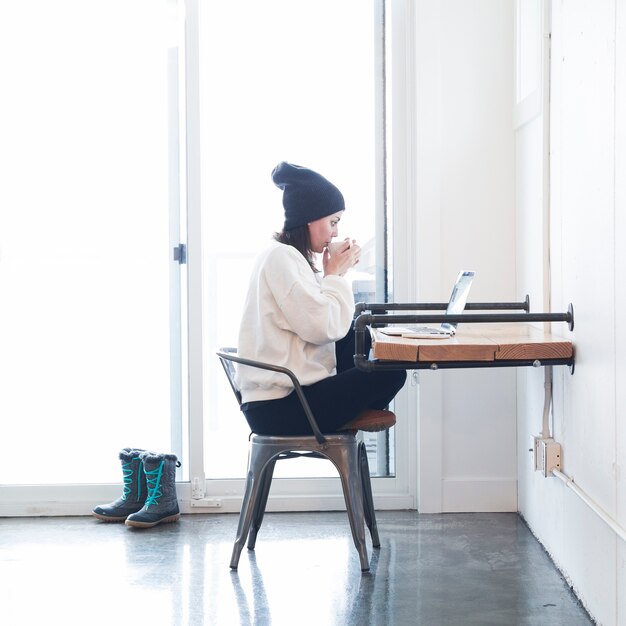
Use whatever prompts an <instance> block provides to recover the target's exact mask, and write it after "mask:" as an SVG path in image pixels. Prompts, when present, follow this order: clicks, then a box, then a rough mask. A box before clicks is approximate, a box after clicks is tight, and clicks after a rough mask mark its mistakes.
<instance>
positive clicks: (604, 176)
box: [517, 0, 626, 626]
mask: <svg viewBox="0 0 626 626" xmlns="http://www.w3.org/2000/svg"><path fill="white" fill-rule="evenodd" d="M625 50H626V3H624V2H623V1H622V2H619V1H613V0H603V1H600V2H597V3H588V2H585V1H584V0H558V1H555V2H554V3H553V15H552V70H551V71H552V76H551V100H552V104H551V159H550V190H551V191H550V266H551V270H550V281H551V292H550V297H551V300H552V308H553V310H563V309H564V308H565V307H566V306H567V304H568V303H569V302H572V303H573V305H574V310H575V323H576V326H575V329H574V332H573V333H572V335H571V336H572V337H573V340H574V342H575V346H576V369H575V373H574V375H573V376H572V375H570V373H569V371H568V370H567V368H556V369H555V392H554V409H553V418H552V419H553V432H554V436H555V438H556V439H557V441H559V442H560V443H561V444H562V446H563V470H564V471H565V472H566V473H567V474H569V475H572V476H573V477H574V479H575V481H576V483H577V484H578V486H579V487H581V488H582V489H584V490H585V491H586V492H587V493H588V494H589V495H590V496H591V497H592V498H593V499H594V500H595V501H596V502H597V503H598V504H599V505H600V506H601V507H602V508H604V509H605V510H606V511H607V512H608V513H609V514H610V515H611V516H612V517H613V518H615V519H616V520H617V521H618V523H620V524H621V526H622V527H626V488H625V487H624V480H625V477H626V421H625V419H624V417H625V412H626V385H624V382H623V381H624V374H625V373H626V331H625V330H624V321H626V319H625V316H624V314H623V311H624V310H626V309H625V308H624V307H625V306H626V287H625V286H624V282H625V281H624V275H625V270H626V252H625V251H624V246H625V244H626V182H625V179H626V98H625V96H626V55H625ZM544 113H545V112H544ZM542 121H543V120H542V117H541V116H540V117H538V118H536V119H534V120H533V121H532V122H529V124H527V125H526V126H525V127H524V128H523V129H521V130H520V131H518V134H517V135H518V136H517V139H518V141H517V179H518V193H517V202H518V239H517V242H518V281H519V284H520V286H524V288H526V289H528V290H530V291H531V292H535V293H541V289H542V285H543V279H544V275H543V272H542V267H541V266H539V265H537V264H536V263H533V260H532V259H536V256H537V255H541V254H542V250H541V246H540V245H539V243H538V240H537V239H535V238H534V235H533V233H535V232H536V233H537V237H539V238H540V236H541V232H542V231H541V227H540V215H541V207H540V202H541V199H540V197H539V189H538V188H537V185H538V177H537V172H536V170H535V171H534V168H536V167H538V164H537V159H539V160H541V142H542ZM527 184H528V186H527ZM544 260H545V258H544ZM542 383H543V379H542V377H541V376H540V375H539V374H538V373H537V372H524V373H521V372H520V374H519V378H518V387H519V394H518V439H519V441H518V457H519V464H518V479H519V510H520V512H521V513H522V515H523V516H524V518H525V519H526V520H527V522H528V523H529V525H530V527H531V529H532V530H533V532H534V533H535V534H536V535H537V537H538V538H539V539H540V540H541V541H542V542H543V544H544V545H545V547H546V549H547V550H548V552H549V553H550V555H551V556H552V557H553V559H554V561H555V562H556V564H557V565H558V566H559V567H560V568H561V569H562V571H563V572H564V574H565V576H566V577H567V578H568V580H569V581H570V582H571V584H572V586H573V587H574V589H575V591H576V593H577V594H578V595H579V597H580V598H581V600H582V601H583V603H584V604H585V606H586V607H587V608H588V610H589V611H590V613H591V614H592V616H593V617H594V618H595V619H596V620H597V621H598V623H600V624H605V625H607V626H612V625H619V624H621V625H624V624H626V546H625V545H624V542H623V541H621V540H620V539H618V538H617V537H616V534H615V533H614V532H613V531H612V530H610V529H609V527H608V526H606V525H605V524H604V522H602V521H601V520H600V519H599V517H597V516H596V515H595V514H594V513H592V512H591V510H590V509H589V508H587V507H586V506H585V505H584V504H583V503H582V502H581V501H580V500H579V499H578V498H577V497H576V496H575V495H574V494H573V493H572V492H571V491H570V490H568V489H566V488H565V486H564V485H563V483H561V482H560V481H558V480H557V479H556V478H542V477H541V476H540V475H539V474H538V473H536V472H534V471H533V469H532V467H531V456H530V455H529V454H528V452H527V450H528V448H529V446H530V441H531V437H532V435H535V434H537V433H538V432H539V431H540V429H541V410H542V401H543V385H542Z"/></svg>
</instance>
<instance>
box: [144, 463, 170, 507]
mask: <svg viewBox="0 0 626 626" xmlns="http://www.w3.org/2000/svg"><path fill="white" fill-rule="evenodd" d="M164 464H165V461H161V462H160V463H159V466H158V467H157V468H156V469H154V470H148V471H147V472H145V474H146V486H147V487H148V497H147V498H146V506H150V505H152V504H159V498H160V497H161V496H162V495H163V492H162V491H161V475H162V474H163V465H164ZM144 471H145V469H144Z"/></svg>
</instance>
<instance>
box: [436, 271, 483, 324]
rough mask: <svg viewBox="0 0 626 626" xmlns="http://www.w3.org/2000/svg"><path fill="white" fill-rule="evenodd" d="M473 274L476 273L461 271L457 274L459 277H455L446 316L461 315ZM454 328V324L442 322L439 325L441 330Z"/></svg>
mask: <svg viewBox="0 0 626 626" xmlns="http://www.w3.org/2000/svg"><path fill="white" fill-rule="evenodd" d="M475 274H476V272H474V271H472V270H463V271H461V272H459V275H458V276H457V277H456V281H455V283H454V287H453V288H452V295H451V296H450V301H449V302H448V308H447V309H446V315H459V314H460V313H463V309H465V304H466V303H467V297H468V296H469V291H470V287H471V286H472V281H473V280H474V275H475ZM456 326H457V325H456V324H448V323H447V322H444V323H443V324H442V325H441V328H442V329H444V330H450V329H452V328H456Z"/></svg>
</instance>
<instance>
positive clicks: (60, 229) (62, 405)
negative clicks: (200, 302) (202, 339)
mask: <svg viewBox="0 0 626 626" xmlns="http://www.w3.org/2000/svg"><path fill="white" fill-rule="evenodd" d="M174 7H175V4H174V3H171V2H167V1H166V0H160V1H159V0H106V1H103V0H55V1H54V2H49V1H48V0H30V1H29V2H27V3H20V2H6V3H2V7H1V8H0V47H1V50H0V52H1V54H0V59H1V60H0V63H1V66H2V68H1V69H2V77H3V79H2V80H3V90H4V96H5V97H4V98H3V102H2V107H1V115H0V136H1V137H2V142H1V146H0V166H1V169H2V180H3V183H2V185H1V186H0V289H1V297H2V306H1V307H0V346H1V348H0V381H2V382H1V386H2V389H1V391H0V415H1V416H2V419H0V441H2V442H3V446H2V456H3V458H2V462H1V463H0V483H12V484H29V483H37V484H52V483H91V482H119V481H120V471H119V462H118V461H117V454H118V451H119V450H120V449H121V448H123V447H126V446H131V447H140V448H149V449H153V450H156V451H167V452H168V451H170V450H171V449H172V430H174V431H179V430H180V415H178V416H177V419H178V420H179V423H178V425H175V426H174V429H172V423H171V419H170V416H171V412H172V407H171V400H172V397H173V396H175V397H180V393H179V391H177V390H176V389H173V387H172V383H171V369H170V359H171V351H173V352H176V348H175V346H173V345H172V343H171V336H170V321H171V320H170V298H171V296H172V295H174V296H175V297H176V294H175V293H172V289H173V288H174V291H175V288H176V280H173V282H172V283H170V272H171V268H172V260H171V258H172V249H171V242H170V211H171V210H177V209H178V203H177V198H176V197H174V198H170V199H169V200H168V197H169V196H170V195H171V192H172V189H174V190H176V189H177V184H176V183H177V180H176V178H177V176H178V172H177V171H176V168H177V162H176V159H175V158H174V160H172V155H171V154H170V150H169V145H168V142H169V141H170V139H171V133H170V132H169V131H168V126H169V125H170V122H171V120H169V115H170V111H169V109H168V92H169V91H170V90H171V89H172V88H175V81H174V83H173V82H172V79H173V77H174V74H172V68H173V67H174V68H175V66H176V61H175V56H174V57H172V55H171V51H172V41H173V39H175V38H176V16H175V9H174ZM172 28H173V29H174V30H173V31H172ZM173 59H174V63H173V65H172V60H173ZM168 67H169V70H168ZM177 367H179V365H175V368H174V369H175V370H176V368H177ZM174 413H175V414H176V411H174ZM179 439H180V438H179Z"/></svg>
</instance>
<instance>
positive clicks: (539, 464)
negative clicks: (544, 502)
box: [533, 436, 561, 478]
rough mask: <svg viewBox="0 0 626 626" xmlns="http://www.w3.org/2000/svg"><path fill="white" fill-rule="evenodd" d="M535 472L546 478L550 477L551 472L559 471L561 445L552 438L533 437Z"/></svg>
mask: <svg viewBox="0 0 626 626" xmlns="http://www.w3.org/2000/svg"><path fill="white" fill-rule="evenodd" d="M533 443H534V447H533V451H534V457H535V471H537V472H541V473H542V474H543V475H544V476H545V477H546V478H547V477H548V476H552V470H553V469H557V470H560V469H561V444H560V443H557V442H556V441H554V439H553V438H552V437H540V436H536V437H533Z"/></svg>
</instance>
